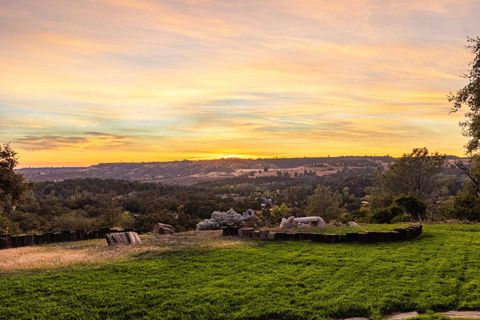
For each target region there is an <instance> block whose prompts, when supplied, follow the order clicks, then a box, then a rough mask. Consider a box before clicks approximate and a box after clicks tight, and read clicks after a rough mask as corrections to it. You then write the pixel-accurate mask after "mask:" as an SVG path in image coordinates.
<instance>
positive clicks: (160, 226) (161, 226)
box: [153, 223, 175, 234]
mask: <svg viewBox="0 0 480 320" xmlns="http://www.w3.org/2000/svg"><path fill="white" fill-rule="evenodd" d="M153 233H154V234H174V233H175V229H174V228H173V227H172V226H171V225H169V224H165V223H155V224H154V225H153Z"/></svg>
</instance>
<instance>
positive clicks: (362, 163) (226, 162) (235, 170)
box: [19, 157, 394, 184]
mask: <svg viewBox="0 0 480 320" xmlns="http://www.w3.org/2000/svg"><path fill="white" fill-rule="evenodd" d="M393 160H394V159H393V158H391V157H323V158H322V157H319V158H280V159H278V158H275V159H218V160H201V161H188V160H184V161H170V162H134V163H101V164H97V165H92V166H89V167H63V168H55V167H53V168H24V169H20V170H19V171H20V172H21V173H22V174H23V175H24V176H25V177H26V178H27V179H28V180H29V181H33V182H40V181H61V180H65V179H75V178H101V179H123V180H131V181H143V182H162V183H167V184H193V183H197V182H203V181H210V180H215V179H221V178H232V177H238V176H244V175H246V176H249V177H252V178H253V177H265V176H275V175H279V174H282V175H291V176H294V175H302V174H311V175H313V174H314V175H317V176H324V175H330V174H334V173H337V172H338V171H339V170H344V169H347V170H348V169H350V168H372V167H373V168H375V167H379V166H386V165H388V164H389V163H391V162H392V161H393Z"/></svg>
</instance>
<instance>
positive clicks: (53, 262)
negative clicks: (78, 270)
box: [0, 231, 242, 272]
mask: <svg viewBox="0 0 480 320" xmlns="http://www.w3.org/2000/svg"><path fill="white" fill-rule="evenodd" d="M140 237H141V239H142V241H143V244H141V245H136V246H113V247H108V246H107V243H106V241H105V240H103V239H99V240H88V241H78V242H66V243H57V244H51V245H45V246H32V247H23V248H15V249H7V250H0V272H13V271H18V270H30V269H51V268H60V267H65V266H69V265H73V264H89V263H99V262H105V261H118V260H122V259H126V258H128V257H131V256H135V255H138V254H141V253H143V252H150V253H162V252H168V251H176V250H182V249H209V248H227V247H232V246H237V245H240V244H241V243H242V241H241V240H239V239H238V238H234V237H232V238H230V237H222V232H221V231H190V232H182V233H177V234H174V235H163V236H154V235H148V234H147V235H141V236H140Z"/></svg>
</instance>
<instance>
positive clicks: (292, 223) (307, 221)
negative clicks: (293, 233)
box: [280, 216, 327, 229]
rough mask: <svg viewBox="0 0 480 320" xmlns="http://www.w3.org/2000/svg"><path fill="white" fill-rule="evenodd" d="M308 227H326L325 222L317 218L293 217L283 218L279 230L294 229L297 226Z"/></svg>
mask: <svg viewBox="0 0 480 320" xmlns="http://www.w3.org/2000/svg"><path fill="white" fill-rule="evenodd" d="M299 225H300V226H310V227H317V228H321V227H324V226H326V225H327V224H326V223H325V220H323V218H322V217H318V216H311V217H300V218H295V217H293V216H291V217H288V218H287V219H285V218H283V219H282V222H281V223H280V228H282V229H284V228H294V227H297V226H299Z"/></svg>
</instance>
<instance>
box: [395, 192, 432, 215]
mask: <svg viewBox="0 0 480 320" xmlns="http://www.w3.org/2000/svg"><path fill="white" fill-rule="evenodd" d="M394 203H395V204H396V205H397V206H398V207H400V208H401V209H402V211H403V213H404V214H406V215H407V216H410V218H411V220H417V221H418V220H422V219H423V218H425V215H426V214H427V206H426V205H425V203H423V202H422V201H421V200H420V199H418V198H416V197H414V196H411V195H409V196H401V197H399V198H397V199H395V200H394Z"/></svg>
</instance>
